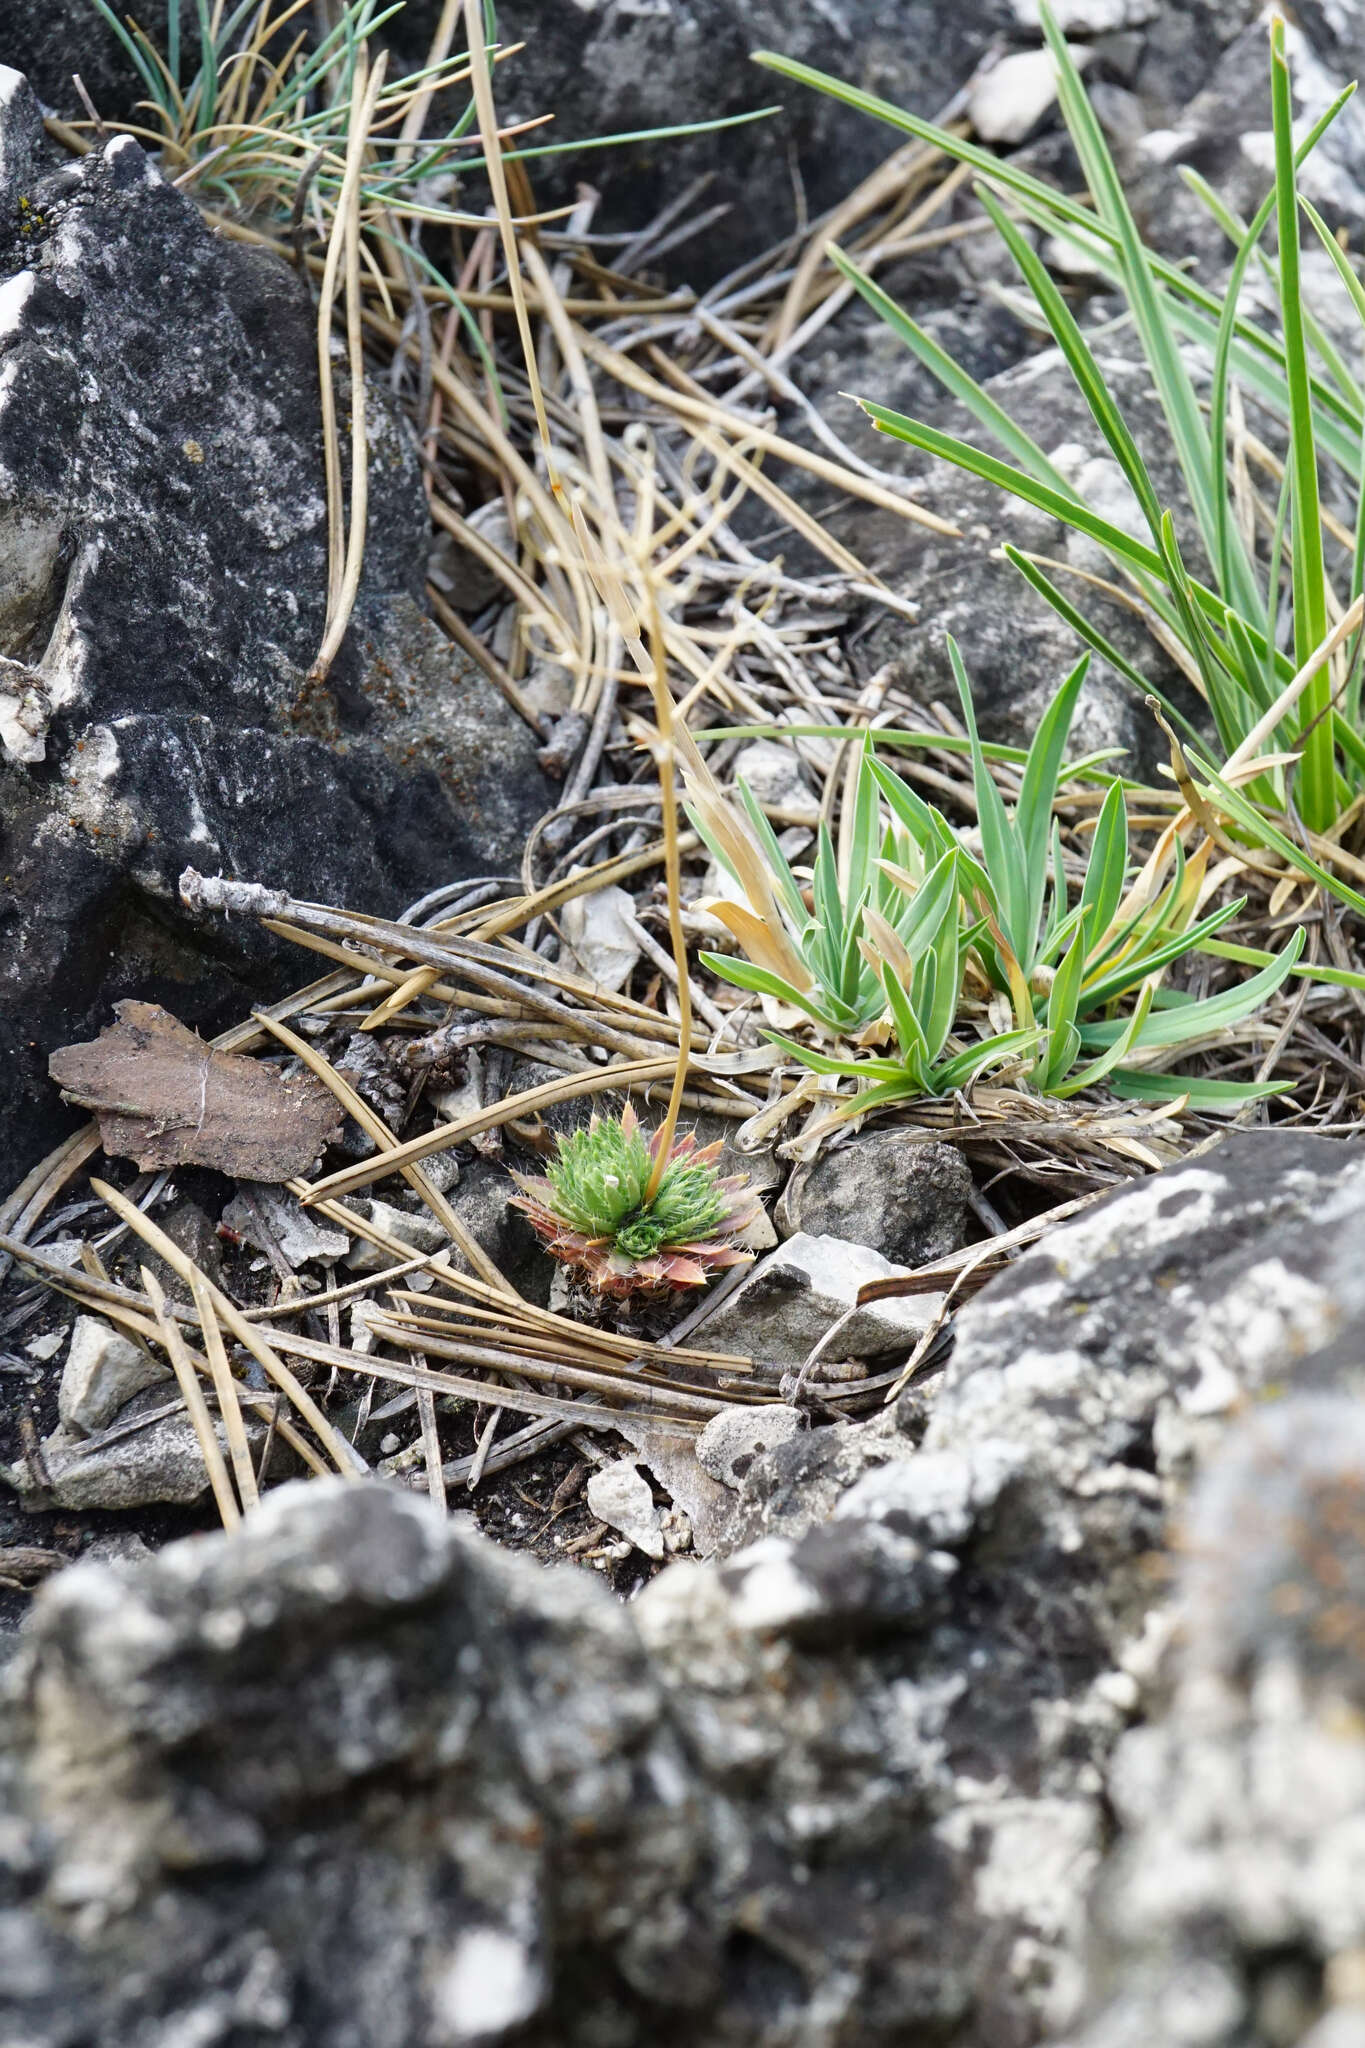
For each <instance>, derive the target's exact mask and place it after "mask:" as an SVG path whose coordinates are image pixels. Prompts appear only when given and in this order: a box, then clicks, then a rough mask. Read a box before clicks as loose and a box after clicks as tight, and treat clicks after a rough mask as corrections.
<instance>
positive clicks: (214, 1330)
mask: <svg viewBox="0 0 1365 2048" xmlns="http://www.w3.org/2000/svg"><path fill="white" fill-rule="evenodd" d="M185 1278H186V1279H187V1280H188V1281H189V1288H190V1294H191V1296H192V1297H193V1300H194V1306H195V1312H196V1314H197V1315H198V1317H199V1327H200V1329H201V1330H202V1331H203V1333H204V1356H205V1358H207V1360H208V1362H209V1370H210V1371H211V1372H212V1374H213V1390H214V1392H215V1393H216V1394H217V1396H218V1412H219V1413H220V1415H221V1416H222V1418H223V1429H224V1432H225V1433H226V1436H227V1440H228V1452H229V1455H230V1456H231V1458H232V1476H233V1478H234V1479H235V1480H236V1482H237V1492H238V1495H239V1497H240V1499H241V1503H242V1507H243V1510H244V1511H247V1512H249V1511H250V1510H251V1509H252V1508H254V1507H259V1506H260V1495H259V1492H258V1490H257V1486H256V1474H255V1471H254V1469H253V1467H252V1463H251V1446H250V1445H249V1444H248V1442H247V1440H246V1425H245V1424H244V1423H243V1421H242V1410H241V1405H240V1403H239V1402H238V1399H237V1383H236V1381H235V1380H234V1379H233V1377H232V1367H231V1366H230V1365H229V1363H228V1355H227V1347H226V1345H225V1344H224V1343H223V1332H222V1330H221V1329H220V1327H219V1323H218V1317H217V1315H216V1314H215V1312H214V1306H213V1296H212V1294H211V1292H210V1291H209V1285H208V1282H207V1281H206V1280H205V1278H204V1276H203V1274H202V1273H201V1272H200V1271H199V1269H198V1268H197V1267H194V1266H192V1267H190V1268H189V1270H188V1272H187V1273H186V1275H185Z"/></svg>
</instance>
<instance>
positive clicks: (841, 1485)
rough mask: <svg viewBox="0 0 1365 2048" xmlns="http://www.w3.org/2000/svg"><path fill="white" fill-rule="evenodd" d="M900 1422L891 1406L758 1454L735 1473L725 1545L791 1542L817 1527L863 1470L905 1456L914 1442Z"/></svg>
mask: <svg viewBox="0 0 1365 2048" xmlns="http://www.w3.org/2000/svg"><path fill="white" fill-rule="evenodd" d="M900 1421H901V1417H900V1413H899V1410H897V1411H895V1412H888V1413H884V1414H883V1415H881V1416H878V1417H877V1418H875V1419H874V1420H873V1421H870V1422H864V1423H858V1424H856V1425H855V1424H852V1423H846V1422H840V1423H835V1424H833V1425H832V1426H827V1427H824V1428H819V1429H809V1430H804V1431H802V1432H801V1433H800V1434H798V1435H795V1436H790V1437H788V1438H787V1439H786V1441H785V1442H781V1443H777V1444H774V1445H773V1446H772V1448H771V1449H770V1450H767V1451H762V1452H760V1453H758V1454H757V1455H756V1456H755V1458H754V1460H753V1462H752V1463H751V1464H750V1466H749V1467H748V1469H747V1471H746V1472H744V1474H743V1475H742V1476H741V1478H740V1484H739V1496H740V1497H739V1503H738V1506H737V1509H736V1512H735V1516H734V1519H733V1520H732V1522H731V1524H730V1527H729V1529H728V1530H727V1531H726V1547H727V1548H729V1549H733V1550H738V1549H740V1548H742V1547H743V1546H744V1545H745V1544H748V1543H754V1542H757V1541H758V1539H759V1538H760V1537H763V1536H783V1537H786V1538H788V1539H789V1540H791V1541H795V1540H797V1539H798V1538H800V1537H801V1536H804V1535H805V1534H806V1532H807V1530H809V1529H816V1528H819V1527H820V1526H821V1524H822V1523H824V1522H827V1521H828V1520H829V1519H830V1517H831V1516H832V1515H833V1513H834V1511H835V1509H836V1508H837V1506H838V1504H839V1502H840V1501H841V1500H842V1499H843V1498H844V1496H845V1495H846V1494H847V1493H848V1492H849V1490H850V1488H852V1487H853V1486H854V1485H855V1484H856V1482H857V1481H858V1480H860V1479H861V1478H862V1477H863V1475H864V1474H865V1473H867V1472H872V1471H876V1470H878V1469H880V1468H881V1467H882V1466H884V1465H886V1464H888V1463H890V1462H893V1461H896V1460H899V1459H903V1458H908V1457H910V1455H911V1453H912V1451H913V1449H914V1444H913V1442H912V1440H911V1438H910V1437H909V1436H908V1435H906V1434H905V1433H904V1432H903V1430H902V1429H901V1428H900V1426H899V1425H900Z"/></svg>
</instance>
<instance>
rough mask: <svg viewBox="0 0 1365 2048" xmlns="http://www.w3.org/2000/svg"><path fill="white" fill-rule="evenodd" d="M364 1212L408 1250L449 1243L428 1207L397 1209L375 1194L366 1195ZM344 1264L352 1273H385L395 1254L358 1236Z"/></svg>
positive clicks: (431, 1248) (430, 1249) (434, 1248)
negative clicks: (371, 1195) (373, 1195)
mask: <svg viewBox="0 0 1365 2048" xmlns="http://www.w3.org/2000/svg"><path fill="white" fill-rule="evenodd" d="M363 1214H364V1216H365V1219H366V1221H367V1222H369V1223H372V1224H373V1225H374V1227H375V1229H376V1230H382V1231H383V1232H384V1233H385V1235H386V1236H388V1237H391V1238H394V1239H396V1241H397V1242H398V1243H399V1244H400V1245H404V1246H406V1247H407V1249H408V1250H409V1251H414V1252H438V1251H440V1250H441V1248H442V1246H443V1245H445V1244H448V1243H449V1239H448V1238H447V1237H446V1234H445V1231H444V1229H443V1228H442V1227H441V1225H440V1224H439V1223H438V1222H437V1221H436V1218H435V1217H434V1216H433V1215H432V1214H431V1212H430V1210H429V1209H396V1208H395V1207H394V1205H393V1203H392V1202H384V1201H381V1200H380V1199H379V1198H378V1196H375V1197H367V1198H366V1200H365V1201H364V1203H363ZM345 1264H346V1267H347V1270H348V1271H349V1272H352V1273H384V1272H387V1271H388V1269H389V1267H390V1266H391V1265H392V1264H393V1255H392V1253H390V1252H387V1251H385V1250H384V1249H383V1248H382V1247H381V1246H380V1245H377V1244H371V1243H370V1240H369V1239H368V1238H367V1237H358V1238H356V1239H355V1240H354V1241H353V1242H352V1244H351V1249H350V1251H349V1252H348V1253H347V1254H346V1260H345Z"/></svg>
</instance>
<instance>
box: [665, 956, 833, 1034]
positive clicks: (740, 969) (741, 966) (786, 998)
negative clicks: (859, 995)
mask: <svg viewBox="0 0 1365 2048" xmlns="http://www.w3.org/2000/svg"><path fill="white" fill-rule="evenodd" d="M698 958H699V959H700V961H701V964H702V966H703V967H709V968H710V970H711V972H712V974H718V975H719V976H720V978H721V980H722V981H728V982H731V983H733V985H734V986H735V987H736V988H742V989H746V990H747V991H748V992H749V994H750V995H759V996H773V997H775V998H776V1000H777V1001H778V1002H781V1003H790V1004H791V1005H792V1008H793V1009H796V1010H801V1011H804V1013H805V1015H806V1016H807V1017H810V1018H811V1019H812V1020H813V1021H814V1022H815V1023H817V1024H829V1023H830V1022H831V1016H832V1014H833V1010H834V1006H833V1005H832V1004H831V1005H830V1010H831V1016H826V1015H825V1013H824V1011H823V1010H821V1009H820V1008H819V1006H818V1005H817V1004H816V1003H815V1002H814V1001H813V1000H812V999H811V997H810V996H808V995H806V994H804V993H803V992H802V991H801V990H800V989H794V988H793V987H792V986H791V984H790V982H786V981H783V979H782V977H781V975H778V974H770V973H769V972H768V970H767V968H766V967H756V966H755V965H754V963H753V961H752V960H741V959H738V958H736V957H735V956H734V955H732V954H729V953H702V954H699V955H698ZM834 1021H835V1022H837V1023H839V1024H840V1025H842V1024H845V1023H851V1022H852V1019H851V1018H835V1019H834Z"/></svg>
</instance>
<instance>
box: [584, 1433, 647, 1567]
mask: <svg viewBox="0 0 1365 2048" xmlns="http://www.w3.org/2000/svg"><path fill="white" fill-rule="evenodd" d="M588 1506H589V1508H590V1509H591V1510H592V1512H593V1514H594V1515H596V1517H597V1519H598V1521H599V1522H605V1523H606V1525H607V1527H608V1528H609V1529H615V1530H616V1531H617V1532H618V1533H619V1534H620V1535H622V1536H624V1537H626V1538H627V1539H628V1540H629V1541H630V1542H631V1543H633V1544H634V1546H635V1548H636V1549H637V1550H640V1551H643V1553H644V1555H645V1556H646V1557H654V1558H660V1557H662V1556H663V1554H664V1530H663V1516H662V1515H661V1513H660V1512H659V1510H658V1508H656V1507H655V1505H654V1495H653V1492H652V1490H651V1488H650V1486H649V1482H648V1481H647V1480H646V1479H644V1478H643V1477H642V1476H641V1473H640V1468H639V1466H638V1465H637V1464H636V1463H635V1460H634V1459H633V1458H618V1459H617V1460H616V1462H615V1464H612V1465H603V1466H602V1467H601V1468H600V1469H599V1470H598V1471H596V1472H594V1473H593V1475H592V1477H591V1479H590V1480H589V1481H588Z"/></svg>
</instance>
